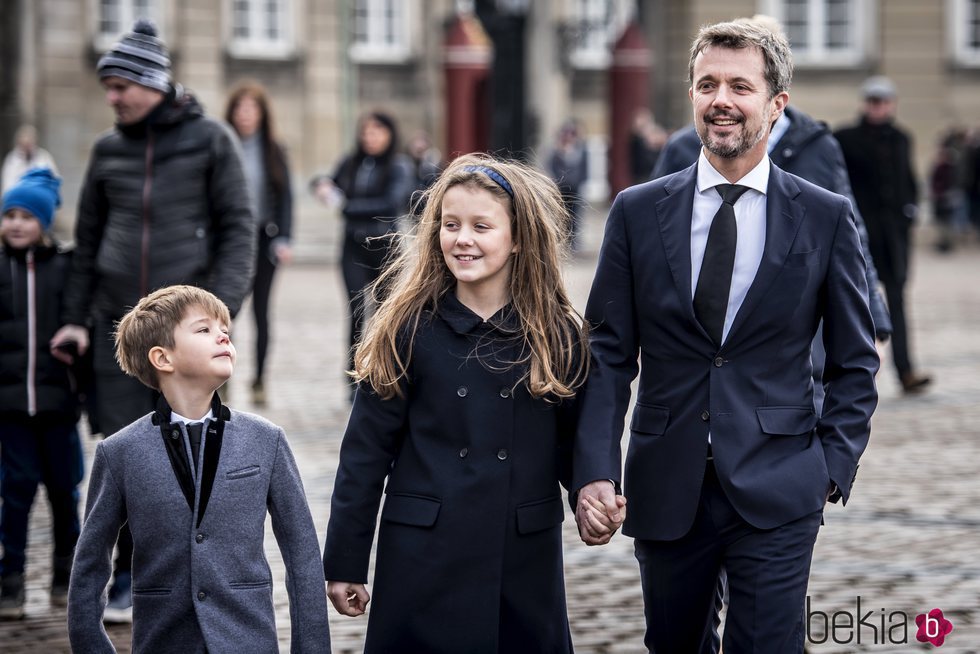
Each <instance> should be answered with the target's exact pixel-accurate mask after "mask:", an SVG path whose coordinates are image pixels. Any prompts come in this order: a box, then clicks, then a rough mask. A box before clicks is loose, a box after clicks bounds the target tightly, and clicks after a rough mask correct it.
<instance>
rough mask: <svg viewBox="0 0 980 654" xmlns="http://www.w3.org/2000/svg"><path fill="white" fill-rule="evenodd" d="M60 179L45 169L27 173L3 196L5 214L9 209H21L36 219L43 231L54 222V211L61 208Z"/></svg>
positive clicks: (1, 212)
mask: <svg viewBox="0 0 980 654" xmlns="http://www.w3.org/2000/svg"><path fill="white" fill-rule="evenodd" d="M59 188H61V178H59V177H57V176H55V174H54V173H52V172H51V171H50V170H49V169H47V168H35V169H33V170H29V171H27V173H25V174H24V176H23V177H21V178H20V179H19V180H18V181H17V183H16V184H14V185H13V186H11V187H10V190H8V191H7V192H6V193H4V194H3V210H2V211H0V214H5V213H7V212H8V211H10V210H11V209H23V210H24V211H28V212H30V214H31V215H32V216H34V217H35V218H37V219H38V222H40V223H41V227H43V228H44V230H45V231H47V230H48V228H49V227H51V223H52V222H54V210H55V209H57V208H58V207H60V206H61V195H60V194H59V193H58V189H59Z"/></svg>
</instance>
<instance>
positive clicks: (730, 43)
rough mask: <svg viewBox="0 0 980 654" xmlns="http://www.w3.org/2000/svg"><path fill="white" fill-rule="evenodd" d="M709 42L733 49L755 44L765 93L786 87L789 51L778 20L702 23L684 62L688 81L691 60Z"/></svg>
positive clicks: (691, 74)
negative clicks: (689, 53) (764, 84)
mask: <svg viewBox="0 0 980 654" xmlns="http://www.w3.org/2000/svg"><path fill="white" fill-rule="evenodd" d="M763 18H765V19H767V20H763ZM711 46H716V47H720V48H732V49H735V50H741V49H742V48H751V47H756V48H759V50H760V52H762V61H763V68H764V75H765V78H766V84H768V85H769V97H770V98H774V97H775V96H776V95H777V94H779V93H782V92H783V91H789V87H790V84H792V82H793V53H792V51H791V50H790V47H789V41H787V40H786V36H785V35H784V34H783V31H782V29H780V26H779V23H778V22H776V21H775V20H774V19H769V18H768V17H763V16H754V17H752V18H738V19H736V20H733V21H731V22H728V23H715V24H714V25H705V26H704V27H702V28H701V29H700V30H699V31H698V35H697V36H696V37H695V38H694V42H693V43H692V44H691V60H690V63H689V65H688V81H689V82H690V83H691V84H693V83H694V60H695V59H696V58H697V56H698V55H699V54H701V53H702V52H704V51H705V50H706V49H707V48H709V47H711Z"/></svg>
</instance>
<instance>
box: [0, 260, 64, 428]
mask: <svg viewBox="0 0 980 654" xmlns="http://www.w3.org/2000/svg"><path fill="white" fill-rule="evenodd" d="M70 265H71V254H70V253H68V252H64V251H60V250H58V249H57V248H55V247H41V246H39V247H36V248H31V249H28V250H14V249H8V248H6V247H4V248H2V250H0V412H16V413H27V414H29V415H37V414H41V413H58V414H66V415H77V412H78V402H77V396H76V392H75V381H74V378H73V377H72V375H71V374H70V372H69V369H68V367H67V366H66V365H65V364H63V363H61V362H60V361H58V360H57V359H55V358H54V357H53V356H51V352H50V350H49V349H48V341H50V340H51V337H52V336H54V333H55V332H56V331H57V330H58V328H59V327H60V326H61V322H60V313H61V303H62V294H63V291H64V288H65V279H66V278H67V277H68V269H69V266H70Z"/></svg>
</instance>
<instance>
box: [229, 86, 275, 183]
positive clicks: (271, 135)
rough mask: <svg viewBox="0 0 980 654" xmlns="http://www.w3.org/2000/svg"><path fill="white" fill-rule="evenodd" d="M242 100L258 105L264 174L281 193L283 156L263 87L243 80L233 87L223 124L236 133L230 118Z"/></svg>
mask: <svg viewBox="0 0 980 654" xmlns="http://www.w3.org/2000/svg"><path fill="white" fill-rule="evenodd" d="M244 98H252V99H253V100H255V104H257V105H259V111H260V112H261V114H262V118H261V120H260V121H259V138H261V139H262V152H263V155H262V156H263V157H264V159H265V161H263V164H264V166H265V174H266V176H267V177H268V179H269V182H270V183H271V184H272V188H273V189H275V191H276V192H277V193H282V192H283V191H285V187H286V176H285V174H284V173H283V169H284V168H285V163H284V156H283V151H282V146H281V145H280V144H279V140H278V135H277V134H276V128H275V121H273V119H272V106H271V103H270V102H269V94H268V92H266V90H265V87H264V86H262V85H261V84H259V83H258V82H256V81H253V80H245V81H243V82H241V83H239V84H238V85H237V86H235V88H234V89H232V91H231V93H230V94H229V96H228V105H227V106H226V107H225V122H226V123H228V124H229V125H231V127H232V129H234V130H235V133H236V134H237V133H238V129H237V128H236V127H235V123H234V121H233V120H232V118H233V117H234V115H235V109H237V108H238V103H239V102H241V101H242V100H243V99H244ZM239 136H241V134H239Z"/></svg>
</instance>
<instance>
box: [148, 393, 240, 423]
mask: <svg viewBox="0 0 980 654" xmlns="http://www.w3.org/2000/svg"><path fill="white" fill-rule="evenodd" d="M209 416H210V419H211V420H214V421H220V422H224V421H226V420H231V410H230V409H229V408H228V407H226V406H225V405H224V404H222V403H221V398H220V397H218V392H217V391H215V393H214V395H213V396H212V397H211V411H210V414H209ZM152 421H153V424H154V425H161V424H170V423H171V422H173V409H171V408H170V404H169V403H168V402H167V398H165V397H164V396H163V393H161V394H160V397H159V398H158V399H157V407H156V410H155V411H154V412H153V418H152ZM193 422H197V421H193Z"/></svg>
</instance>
